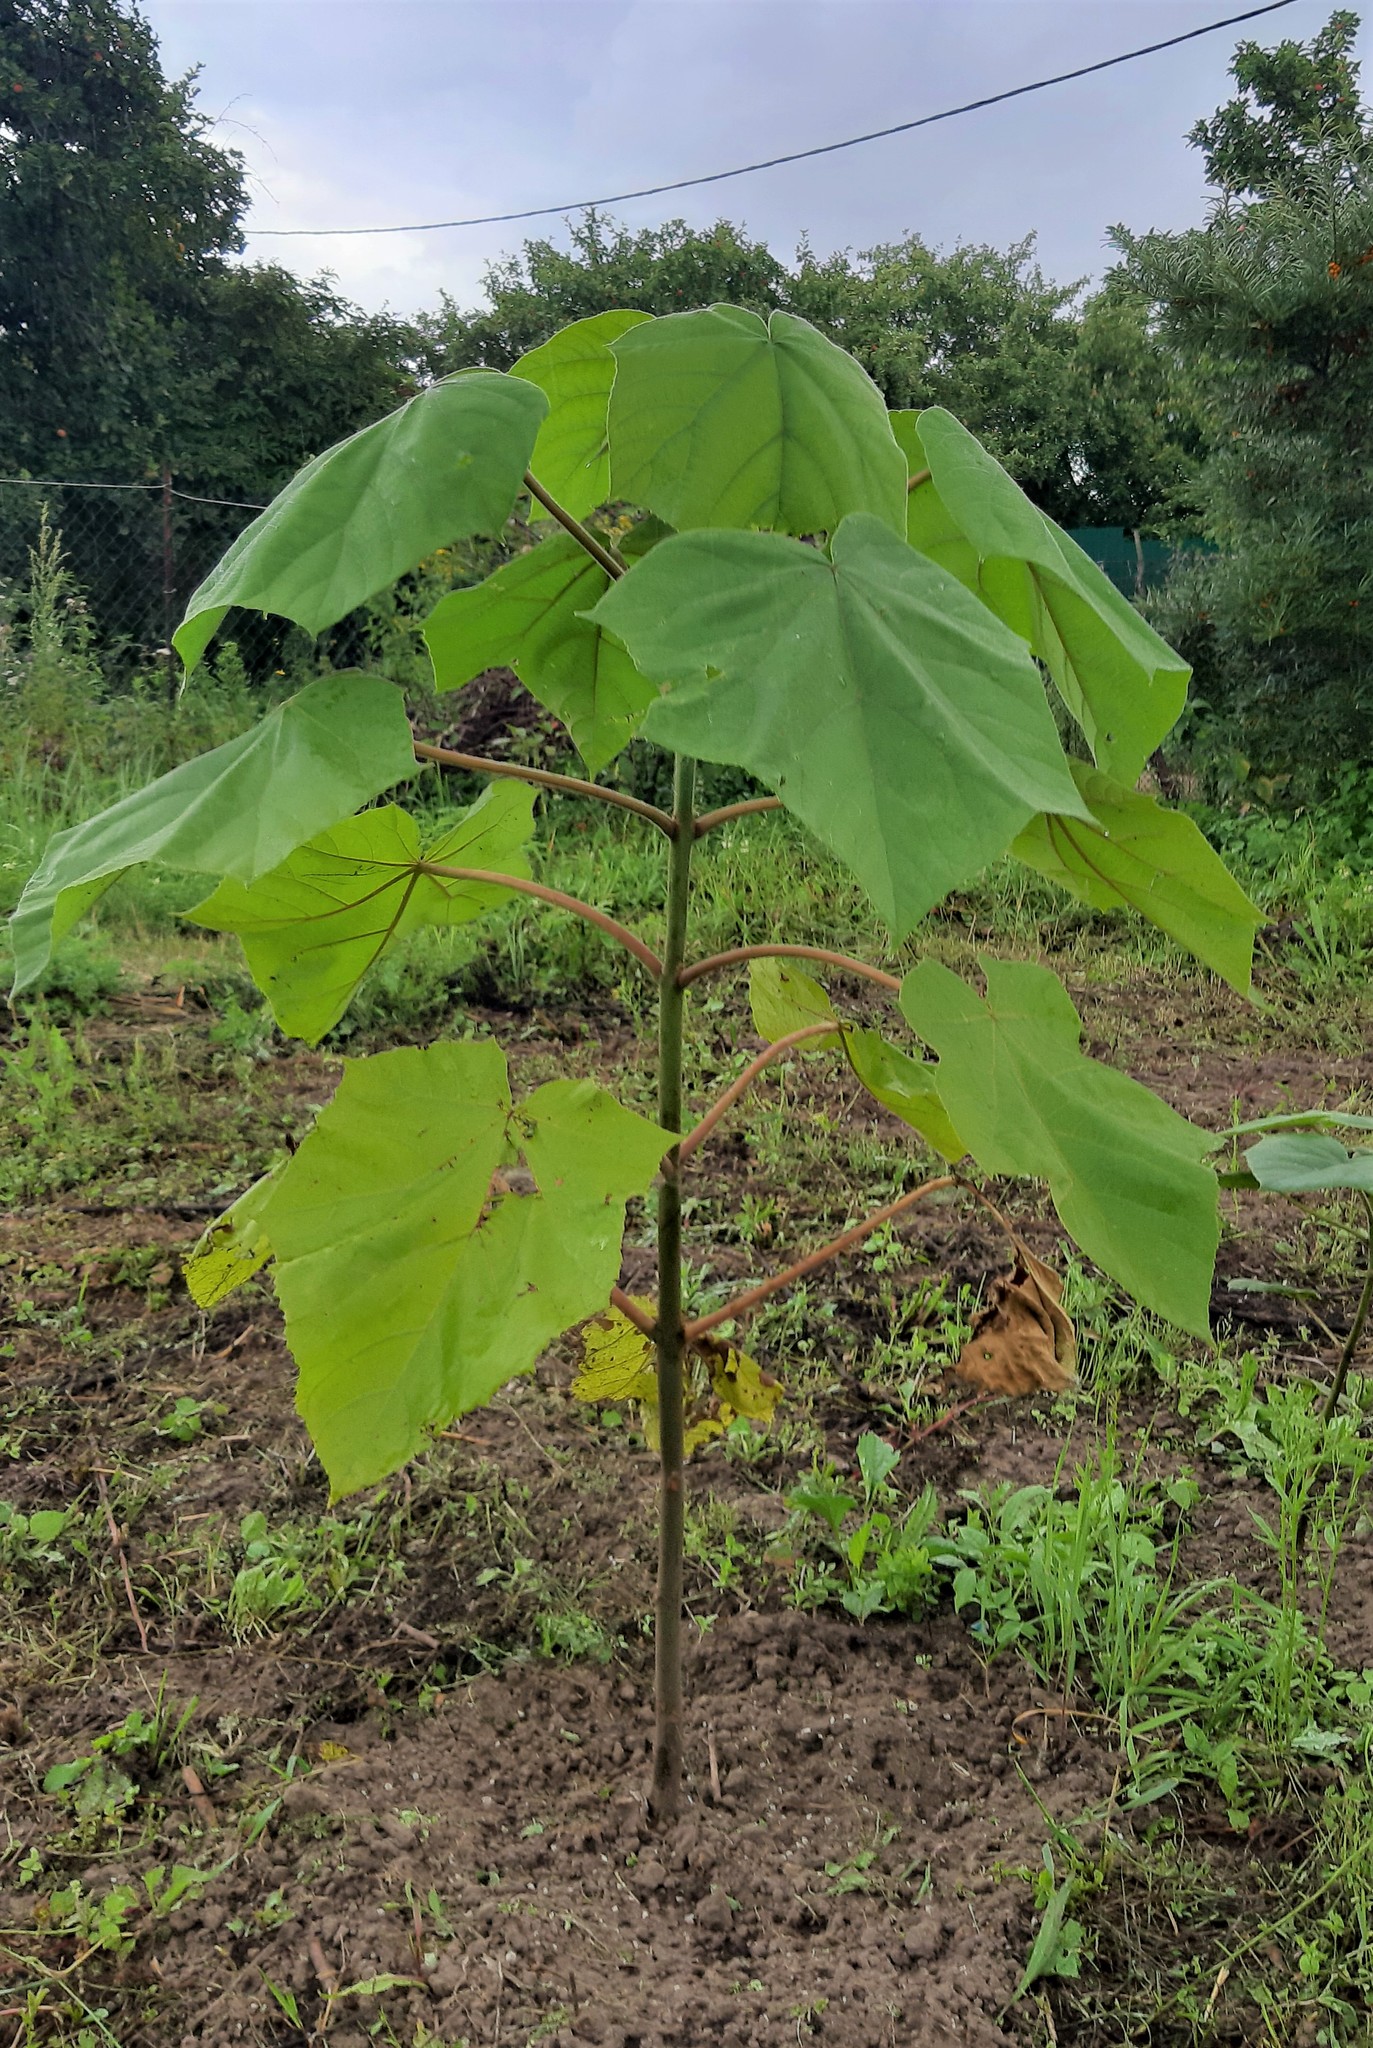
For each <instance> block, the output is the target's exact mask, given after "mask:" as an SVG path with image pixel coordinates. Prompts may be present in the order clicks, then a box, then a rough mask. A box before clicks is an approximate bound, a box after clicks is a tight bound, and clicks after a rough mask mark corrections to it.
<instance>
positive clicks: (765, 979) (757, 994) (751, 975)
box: [748, 959, 839, 1052]
mask: <svg viewBox="0 0 1373 2048" xmlns="http://www.w3.org/2000/svg"><path fill="white" fill-rule="evenodd" d="M748 1000H749V1008H750V1009H751V1010H752V1012H753V1022H754V1027H755V1029H756V1030H757V1033H758V1036H759V1037H760V1038H765V1039H766V1040H767V1041H768V1043H769V1044H772V1043H773V1042H774V1041H775V1040H776V1039H779V1038H786V1037H788V1036H789V1035H790V1033H791V1032H793V1031H804V1030H805V1028H806V1026H807V1025H808V1024H828V1023H829V1022H831V1021H834V1022H835V1023H837V1022H838V1019H837V1018H836V1017H835V1015H834V1010H833V1008H832V1006H831V1004H830V999H829V997H828V996H827V995H826V994H825V991H824V990H823V989H822V988H821V986H820V984H819V982H818V981H815V980H813V979H812V978H811V976H810V975H809V974H805V973H803V972H802V970H801V969H800V968H799V967H798V966H797V964H796V962H795V961H794V960H773V959H762V960H750V961H749V964H748ZM838 1043H839V1033H838V1032H837V1031H836V1032H833V1033H827V1034H826V1035H825V1036H824V1037H823V1038H812V1039H809V1040H808V1041H807V1044H806V1047H805V1050H806V1051H808V1052H809V1051H815V1052H818V1051H820V1050H821V1049H822V1048H824V1047H827V1046H832V1045H838Z"/></svg>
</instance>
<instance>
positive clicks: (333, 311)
mask: <svg viewBox="0 0 1373 2048" xmlns="http://www.w3.org/2000/svg"><path fill="white" fill-rule="evenodd" d="M0 101H2V102H3V106H4V120H3V124H0V470H3V471H4V472H5V473H8V474H14V473H16V472H17V473H19V474H24V473H27V474H30V475H38V476H43V477H56V478H58V479H62V478H66V477H71V478H74V479H80V480H82V481H87V482H89V481H96V482H111V483H131V482H138V481H143V480H153V479H155V478H157V477H158V475H159V474H160V472H161V469H162V465H163V464H164V463H165V464H167V465H169V467H170V468H171V470H172V472H173V473H174V476H175V480H176V482H177V484H178V486H179V487H181V488H182V489H184V490H187V491H190V492H192V493H197V492H198V493H200V494H202V495H204V496H206V497H225V498H239V499H248V500H261V499H264V498H266V497H269V496H271V495H272V494H273V493H274V492H275V491H277V490H278V489H280V488H281V486H282V485H283V484H284V483H285V481H286V480H287V478H288V477H290V476H292V475H293V474H294V473H295V471H296V470H297V469H298V468H299V467H300V465H301V463H302V462H303V461H305V460H308V458H309V457H310V456H311V455H313V454H315V453H317V452H319V450H321V449H322V448H325V447H327V446H329V445H330V444H331V443H332V442H334V441H336V440H338V439H340V438H341V437H342V436H343V435H345V434H348V433H351V432H352V431H354V430H355V429H356V428H358V427H360V426H363V425H366V424H367V423H368V422H369V421H371V420H373V419H377V418H380V416H381V415H382V414H383V413H385V412H387V411H388V410H389V409H390V408H391V407H392V406H393V405H394V404H395V403H396V400H397V398H398V397H401V396H403V395H404V394H405V391H406V389H407V384H408V379H409V377H410V375H411V374H412V367H413V366H412V363H411V358H412V356H413V351H414V335H413V331H412V330H411V329H410V328H408V327H406V326H404V325H403V324H401V323H398V322H396V321H394V320H392V319H389V318H387V317H384V316H380V317H371V318H365V317H364V316H363V315H361V314H360V313H359V312H358V311H357V310H356V309H355V308H354V307H352V306H350V305H348V304H347V303H346V302H345V301H343V300H342V299H340V298H339V297H338V296H337V294H336V293H334V292H333V291H332V290H331V289H330V287H329V285H328V283H327V282H326V281H317V282H314V283H304V282H302V281H300V280H299V279H297V278H295V277H293V276H292V275H291V273H290V272H289V271H286V270H283V269H280V268H278V267H275V266H246V265H243V264H241V263H239V262H237V261H235V260H234V258H235V256H236V254H237V252H238V251H239V250H240V249H241V247H242V232H241V226H240V223H241V220H242V217H243V214H244V212H245V210H246V207H247V203H248V200H247V192H246V188H245V182H244V169H243V164H242V160H241V158H240V157H239V156H238V155H237V153H236V152H234V151H232V150H226V149H223V148H221V147H219V146H218V144H216V143H214V142H213V141H212V140H211V139H210V137H209V134H208V124H207V122H206V121H205V119H204V117H203V116H202V115H201V114H200V113H199V112H198V111H197V108H196V104H195V76H194V73H192V74H190V75H189V76H188V77H186V78H183V79H179V80H168V79H167V78H166V77H165V75H164V73H163V71H162V67H161V63H160V60H159V57H158V49H157V43H156V39H155V37H154V35H153V32H152V30H151V29H150V28H149V26H148V24H147V23H146V22H145V21H144V20H143V19H142V17H141V16H140V15H139V14H138V13H137V12H136V10H133V9H131V8H129V7H128V6H125V5H120V4H118V0H0ZM0 509H4V510H7V512H8V517H7V518H5V519H4V520H3V522H0V573H9V574H11V575H13V574H15V573H22V570H23V566H24V560H25V553H26V548H27V545H28V543H29V542H30V540H31V538H32V528H33V525H34V523H35V522H36V519H37V515H38V510H39V507H38V503H37V500H36V494H24V496H23V497H22V499H20V498H17V497H16V498H15V500H14V502H13V503H12V504H8V505H7V506H6V507H5V508H0ZM54 516H55V517H56V518H57V519H58V521H59V522H60V524H61V525H62V527H63V529H64V533H65V537H66V541H67V546H68V550H69V553H70V556H71V558H72V561H73V564H74V566H75V568H76V570H77V572H78V575H79V576H80V579H81V581H82V582H83V583H84V584H85V585H86V586H87V588H88V589H89V592H90V596H91V601H92V606H93V609H94V611H95V615H96V617H97V618H98V619H99V618H102V617H103V618H106V619H109V620H115V619H118V620H120V621H121V622H123V623H127V624H128V625H129V630H131V631H132V632H133V633H134V636H135V638H154V639H157V638H160V637H161V634H162V630H163V621H162V616H161V614H162V565H161V514H160V508H159V507H157V506H156V504H154V503H149V502H148V501H147V500H145V499H144V498H143V497H141V496H140V495H139V494H137V493H131V494H129V495H128V496H127V497H125V496H119V497H113V496H112V497H109V498H98V499H97V498H85V497H82V496H80V495H79V494H77V493H70V494H67V496H66V497H65V499H64V500H63V501H61V502H60V503H59V504H58V505H57V506H55V507H54ZM235 530H236V529H235V527H234V526H233V525H232V524H226V519H225V515H223V514H222V513H216V512H215V511H214V510H213V509H212V508H209V507H203V506H202V507H192V506H183V505H180V504H179V505H178V508H177V530H176V563H177V578H178V584H179V587H180V590H181V594H182V595H185V594H186V593H187V592H188V591H189V590H190V589H191V588H193V587H194V585H195V583H196V582H197V581H198V580H199V578H200V576H201V574H203V572H204V570H205V569H206V568H207V567H208V566H209V564H210V563H211V562H212V561H213V560H214V559H215V558H216V557H217V556H218V555H219V554H220V553H222V551H223V549H224V547H225V546H226V544H227V542H228V541H229V540H230V539H231V538H232V536H233V532H234V531H235ZM140 561H141V562H142V563H143V565H144V566H143V567H142V568H140ZM143 592H146V600H147V601H146V604H145V605H143V606H142V612H144V613H146V618H143V616H142V613H139V614H138V615H137V616H135V613H134V612H133V611H132V610H131V609H130V594H131V593H137V594H139V595H140V598H141V594H142V593H143Z"/></svg>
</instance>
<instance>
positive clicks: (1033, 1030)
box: [900, 960, 1220, 1336]
mask: <svg viewBox="0 0 1373 2048" xmlns="http://www.w3.org/2000/svg"><path fill="white" fill-rule="evenodd" d="M982 967H983V971H984V972H985V974H986V977H987V996H986V1000H985V1002H984V1001H982V1000H981V999H980V998H979V997H978V996H977V994H976V993H975V991H974V990H973V989H971V988H969V987H968V985H967V983H966V982H964V981H961V980H960V979H959V977H958V976H957V975H956V974H951V973H950V972H949V970H948V968H947V967H941V966H940V965H939V964H938V963H937V962H936V961H933V960H924V961H922V962H921V964H920V965H919V966H918V967H917V968H915V969H914V971H913V972H912V973H911V974H909V975H907V977H906V980H905V983H904V985H903V987H902V990H901V998H900V1000H901V1008H902V1010H903V1011H904V1013H905V1015H906V1017H907V1018H908V1020H909V1022H910V1024H911V1026H912V1028H913V1029H914V1030H915V1031H917V1032H918V1033H919V1035H920V1037H921V1038H923V1039H924V1040H925V1042H926V1044H927V1045H930V1046H932V1047H933V1048H934V1050H935V1051H936V1052H937V1053H938V1055H939V1093H940V1097H941V1099H942V1101H943V1103H944V1106H945V1108H946V1109H947V1110H948V1112H949V1114H950V1116H951V1117H952V1118H953V1119H954V1121H955V1122H956V1124H957V1126H958V1128H959V1130H960V1132H961V1133H962V1134H963V1136H964V1137H965V1138H966V1140H967V1142H968V1147H969V1149H970V1151H971V1152H972V1154H973V1156H974V1158H975V1159H976V1160H977V1161H978V1164H979V1165H980V1166H981V1167H982V1168H983V1169H984V1170H985V1171H986V1172H988V1173H996V1174H1033V1175H1035V1176H1037V1177H1038V1178H1039V1179H1042V1180H1046V1181H1047V1182H1048V1184H1049V1192H1050V1194H1051V1196H1052V1197H1053V1203H1054V1207H1055V1209H1056V1210H1057V1211H1058V1214H1059V1216H1060V1218H1061V1219H1062V1222H1063V1225H1064V1228H1065V1229H1066V1230H1068V1231H1069V1232H1070V1233H1071V1234H1072V1236H1073V1237H1074V1238H1076V1240H1077V1242H1078V1243H1079V1244H1080V1245H1081V1247H1082V1249H1083V1251H1085V1252H1086V1253H1087V1254H1088V1255H1089V1257H1091V1258H1093V1259H1095V1260H1096V1262H1097V1264H1098V1265H1099V1266H1101V1267H1103V1268H1104V1269H1105V1271H1106V1272H1108V1273H1110V1274H1111V1275H1112V1276H1113V1277H1114V1278H1115V1279H1116V1280H1118V1281H1119V1282H1120V1283H1121V1285H1122V1286H1123V1287H1125V1288H1126V1289H1128V1291H1129V1292H1130V1293H1131V1294H1133V1295H1134V1296H1135V1298H1136V1299H1137V1300H1138V1301H1141V1302H1143V1303H1144V1305H1145V1306H1146V1307H1147V1308H1151V1309H1154V1310H1155V1311H1156V1312H1157V1313H1158V1314H1159V1315H1161V1316H1166V1317H1168V1319H1169V1320H1170V1321H1172V1322H1174V1323H1177V1324H1179V1325H1180V1326H1181V1328H1183V1329H1185V1330H1191V1331H1194V1332H1196V1334H1198V1335H1200V1336H1205V1335H1206V1334H1207V1333H1208V1330H1209V1306H1210V1293H1211V1275H1212V1271H1213V1268H1214V1265H1215V1254H1216V1246H1217V1244H1218V1242H1219V1239H1220V1223H1219V1216H1218V1200H1219V1197H1218V1191H1217V1187H1216V1178H1215V1175H1214V1174H1213V1173H1211V1172H1210V1171H1208V1170H1207V1168H1205V1167H1204V1166H1203V1165H1202V1163H1201V1162H1202V1158H1203V1155H1204V1154H1205V1153H1206V1152H1207V1151H1208V1150H1209V1149H1210V1147H1211V1145H1212V1143H1213V1140H1212V1139H1211V1138H1210V1136H1209V1135H1208V1134H1207V1133H1206V1132H1204V1131H1199V1130H1197V1129H1196V1128H1195V1127H1194V1126H1193V1125H1192V1124H1189V1123H1188V1122H1187V1121H1186V1120H1185V1118H1183V1117H1180V1116H1178V1115H1177V1114H1176V1112H1175V1111H1174V1110H1171V1109H1169V1108H1168V1106H1167V1104H1166V1103H1163V1102H1160V1101H1159V1099H1158V1097H1157V1096H1156V1095H1154V1094H1152V1093H1151V1092H1150V1090H1149V1089H1147V1088H1144V1087H1141V1085H1140V1084H1139V1082H1138V1081H1132V1080H1131V1079H1130V1078H1129V1077H1128V1075H1125V1074H1119V1073H1117V1072H1116V1071H1115V1070H1114V1069H1113V1068H1111V1067H1106V1066H1102V1065H1101V1064H1100V1062H1099V1061H1097V1060H1093V1059H1089V1058H1088V1057H1087V1055H1086V1054H1085V1053H1083V1051H1082V1050H1081V1047H1080V1044H1079V1039H1080V1037H1081V1030H1082V1027H1081V1023H1080V1021H1079V1019H1078V1015H1077V1012H1076V1010H1075V1009H1074V1008H1073V1005H1072V1003H1071V1002H1070V1000H1069V998H1068V996H1067V994H1066V992H1065V991H1064V989H1063V987H1062V986H1061V984H1060V983H1059V982H1058V980H1057V979H1056V978H1055V976H1054V975H1052V974H1050V973H1049V972H1048V970H1047V969H1046V968H1043V967H1033V966H1030V965H1028V964H1026V963H1025V962H1018V961H1017V962H1012V961H1007V960H984V961H983V962H982Z"/></svg>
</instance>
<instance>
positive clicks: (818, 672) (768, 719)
mask: <svg viewBox="0 0 1373 2048" xmlns="http://www.w3.org/2000/svg"><path fill="white" fill-rule="evenodd" d="M663 324H665V323H663ZM594 616H595V618H596V619H597V621H598V622H599V623H601V624H604V625H606V626H608V627H609V628H610V630H611V631H612V632H613V633H614V634H616V636H617V637H618V638H619V639H621V640H623V641H624V643H625V645H626V646H627V647H628V649H629V651H630V653H631V654H632V656H633V657H634V660H635V662H636V664H637V665H638V667H639V668H640V669H641V670H642V671H643V672H644V673H645V674H646V675H648V676H649V677H650V678H651V679H652V680H653V681H655V682H658V683H661V684H663V685H665V686H666V694H665V695H664V696H662V697H661V698H660V700H659V701H658V702H657V703H656V704H654V706H653V707H652V709H651V710H650V712H649V714H648V717H647V720H646V721H645V731H646V732H647V733H648V736H649V737H650V738H651V739H655V740H657V741H658V742H659V743H660V745H662V746H666V747H671V748H674V749H676V750H678V751H680V752H682V753H685V754H692V755H696V756H699V757H701V758H703V759H705V760H708V761H729V762H733V763H734V764H735V765H736V766H738V767H741V768H747V769H748V770H749V771H750V772H751V773H752V774H754V775H756V776H757V777H758V778H759V780H760V781H762V782H764V783H766V784H767V785H768V787H769V788H771V789H775V790H776V792H777V794H778V795H779V796H780V797H781V799H782V801H783V802H784V803H785V804H786V805H787V807H788V808H789V809H790V810H792V811H794V812H795V813H796V815H797V816H798V817H800V818H802V819H804V821H805V823H806V824H807V825H809V827H810V828H811V830H812V831H813V832H814V833H816V834H817V836H818V837H819V838H821V839H823V840H824V842H825V844H826V845H827V846H829V847H831V848H832V849H833V850H834V852H835V853H837V854H838V855H839V856H840V858H841V859H842V860H845V861H847V862H848V864H849V866H850V867H851V868H852V869H853V870H854V872H855V874H856V875H857V876H858V877H859V880H860V881H861V882H862V883H863V886H864V887H865V888H866V889H867V891H868V893H869V895H870V896H871V897H872V899H873V902H874V903H875V904H876V905H877V907H878V909H879V910H880V911H881V913H882V915H883V916H884V917H885V918H886V919H887V920H888V921H889V922H890V923H891V925H892V926H893V927H894V929H895V930H896V932H897V935H898V936H901V935H904V933H906V932H908V931H909V930H910V928H911V926H912V925H914V924H915V923H916V922H917V920H918V919H919V918H921V917H922V916H923V915H924V913H925V912H926V911H927V910H928V909H929V908H930V905H931V904H933V903H937V902H938V901H939V899H940V897H941V896H943V895H944V894H945V892H946V891H947V890H949V889H951V888H953V887H955V886H956V885H957V884H958V883H960V882H966V881H968V880H969V879H970V878H971V877H972V876H974V875H976V874H977V873H978V872H979V871H980V870H981V869H982V868H983V867H985V866H986V864H987V862H988V861H990V860H993V859H995V857H996V856H997V854H999V853H1002V852H1004V850H1005V848H1006V847H1007V846H1008V845H1009V844H1010V842H1011V840H1012V839H1013V838H1014V837H1015V835H1016V833H1017V832H1019V831H1021V830H1022V829H1023V827H1024V826H1025V825H1027V824H1028V823H1029V820H1030V818H1031V816H1032V815H1033V814H1034V812H1035V811H1040V810H1055V811H1060V810H1061V811H1064V812H1066V813H1070V814H1072V815H1074V816H1079V817H1085V816H1087V815H1088V813H1087V807H1086V805H1085V804H1084V803H1083V801H1082V799H1081V797H1080V796H1079V795H1078V793H1077V789H1076V787H1075V785H1074V783H1073V780H1072V777H1071V776H1070V775H1069V773H1068V764H1067V760H1066V758H1065V756H1064V754H1063V750H1062V748H1061V747H1060V745H1059V741H1058V734H1057V731H1056V730H1055V727H1054V721H1053V716H1052V714H1051V712H1050V710H1049V706H1048V703H1047V701H1046V699H1045V696H1044V691H1043V688H1042V686H1041V683H1040V680H1039V672H1038V670H1037V669H1036V668H1035V665H1034V663H1033V661H1032V660H1031V659H1030V656H1029V654H1028V653H1027V652H1026V650H1025V648H1024V646H1023V645H1022V643H1021V642H1020V641H1019V640H1017V638H1016V636H1015V635H1014V634H1013V633H1012V632H1010V631H1009V630H1008V628H1006V627H1005V626H1002V625H1001V624H1000V623H999V622H998V621H997V620H996V619H994V618H993V617H992V615H991V613H990V612H988V611H987V610H986V608H985V607H984V606H983V605H980V604H979V603H978V602H977V600H976V599H975V598H974V597H972V596H970V595H969V593H968V592H967V591H966V590H964V589H963V587H962V585H961V584H959V583H957V582H956V581H955V580H954V578H953V577H951V576H949V575H946V574H945V572H944V571H943V570H941V569H939V568H938V567H937V566H936V565H935V564H934V563H933V562H930V561H929V560H927V559H926V557H925V556H923V555H921V554H918V553H917V552H916V551H915V550H914V549H913V548H910V547H907V546H906V545H905V543H904V542H902V541H900V540H898V539H897V538H896V536H895V535H894V534H892V533H891V532H890V531H889V530H888V529H887V528H886V527H885V526H883V525H882V524H881V522H880V521H879V520H877V519H874V518H872V517H871V516H869V515H868V514H866V513H861V514H855V515H854V516H853V517H852V518H850V519H846V520H845V521H844V523H843V525H842V526H841V527H840V529H839V531H838V533H837V534H836V535H835V537H834V543H833V549H832V559H831V558H829V557H827V556H825V555H824V554H822V553H821V552H820V551H819V549H818V548H813V547H807V546H805V545H804V544H803V543H801V542H800V541H795V540H787V539H784V538H782V537H781V536H780V535H776V534H762V533H688V534H679V535H676V536H674V537H673V538H672V539H670V540H665V541H662V542H660V544H659V545H658V546H657V547H656V548H654V550H653V552H652V553H651V554H650V555H647V556H645V558H644V559H643V561H641V562H639V563H637V564H636V566H635V567H634V568H633V569H631V570H630V572H629V574H628V575H627V576H624V577H622V578H621V579H620V581H619V582H618V583H617V584H615V586H614V587H613V589H610V590H608V591H607V592H606V594H605V596H604V597H603V598H602V599H601V601H600V603H599V604H598V605H597V607H596V610H595V613H594Z"/></svg>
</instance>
